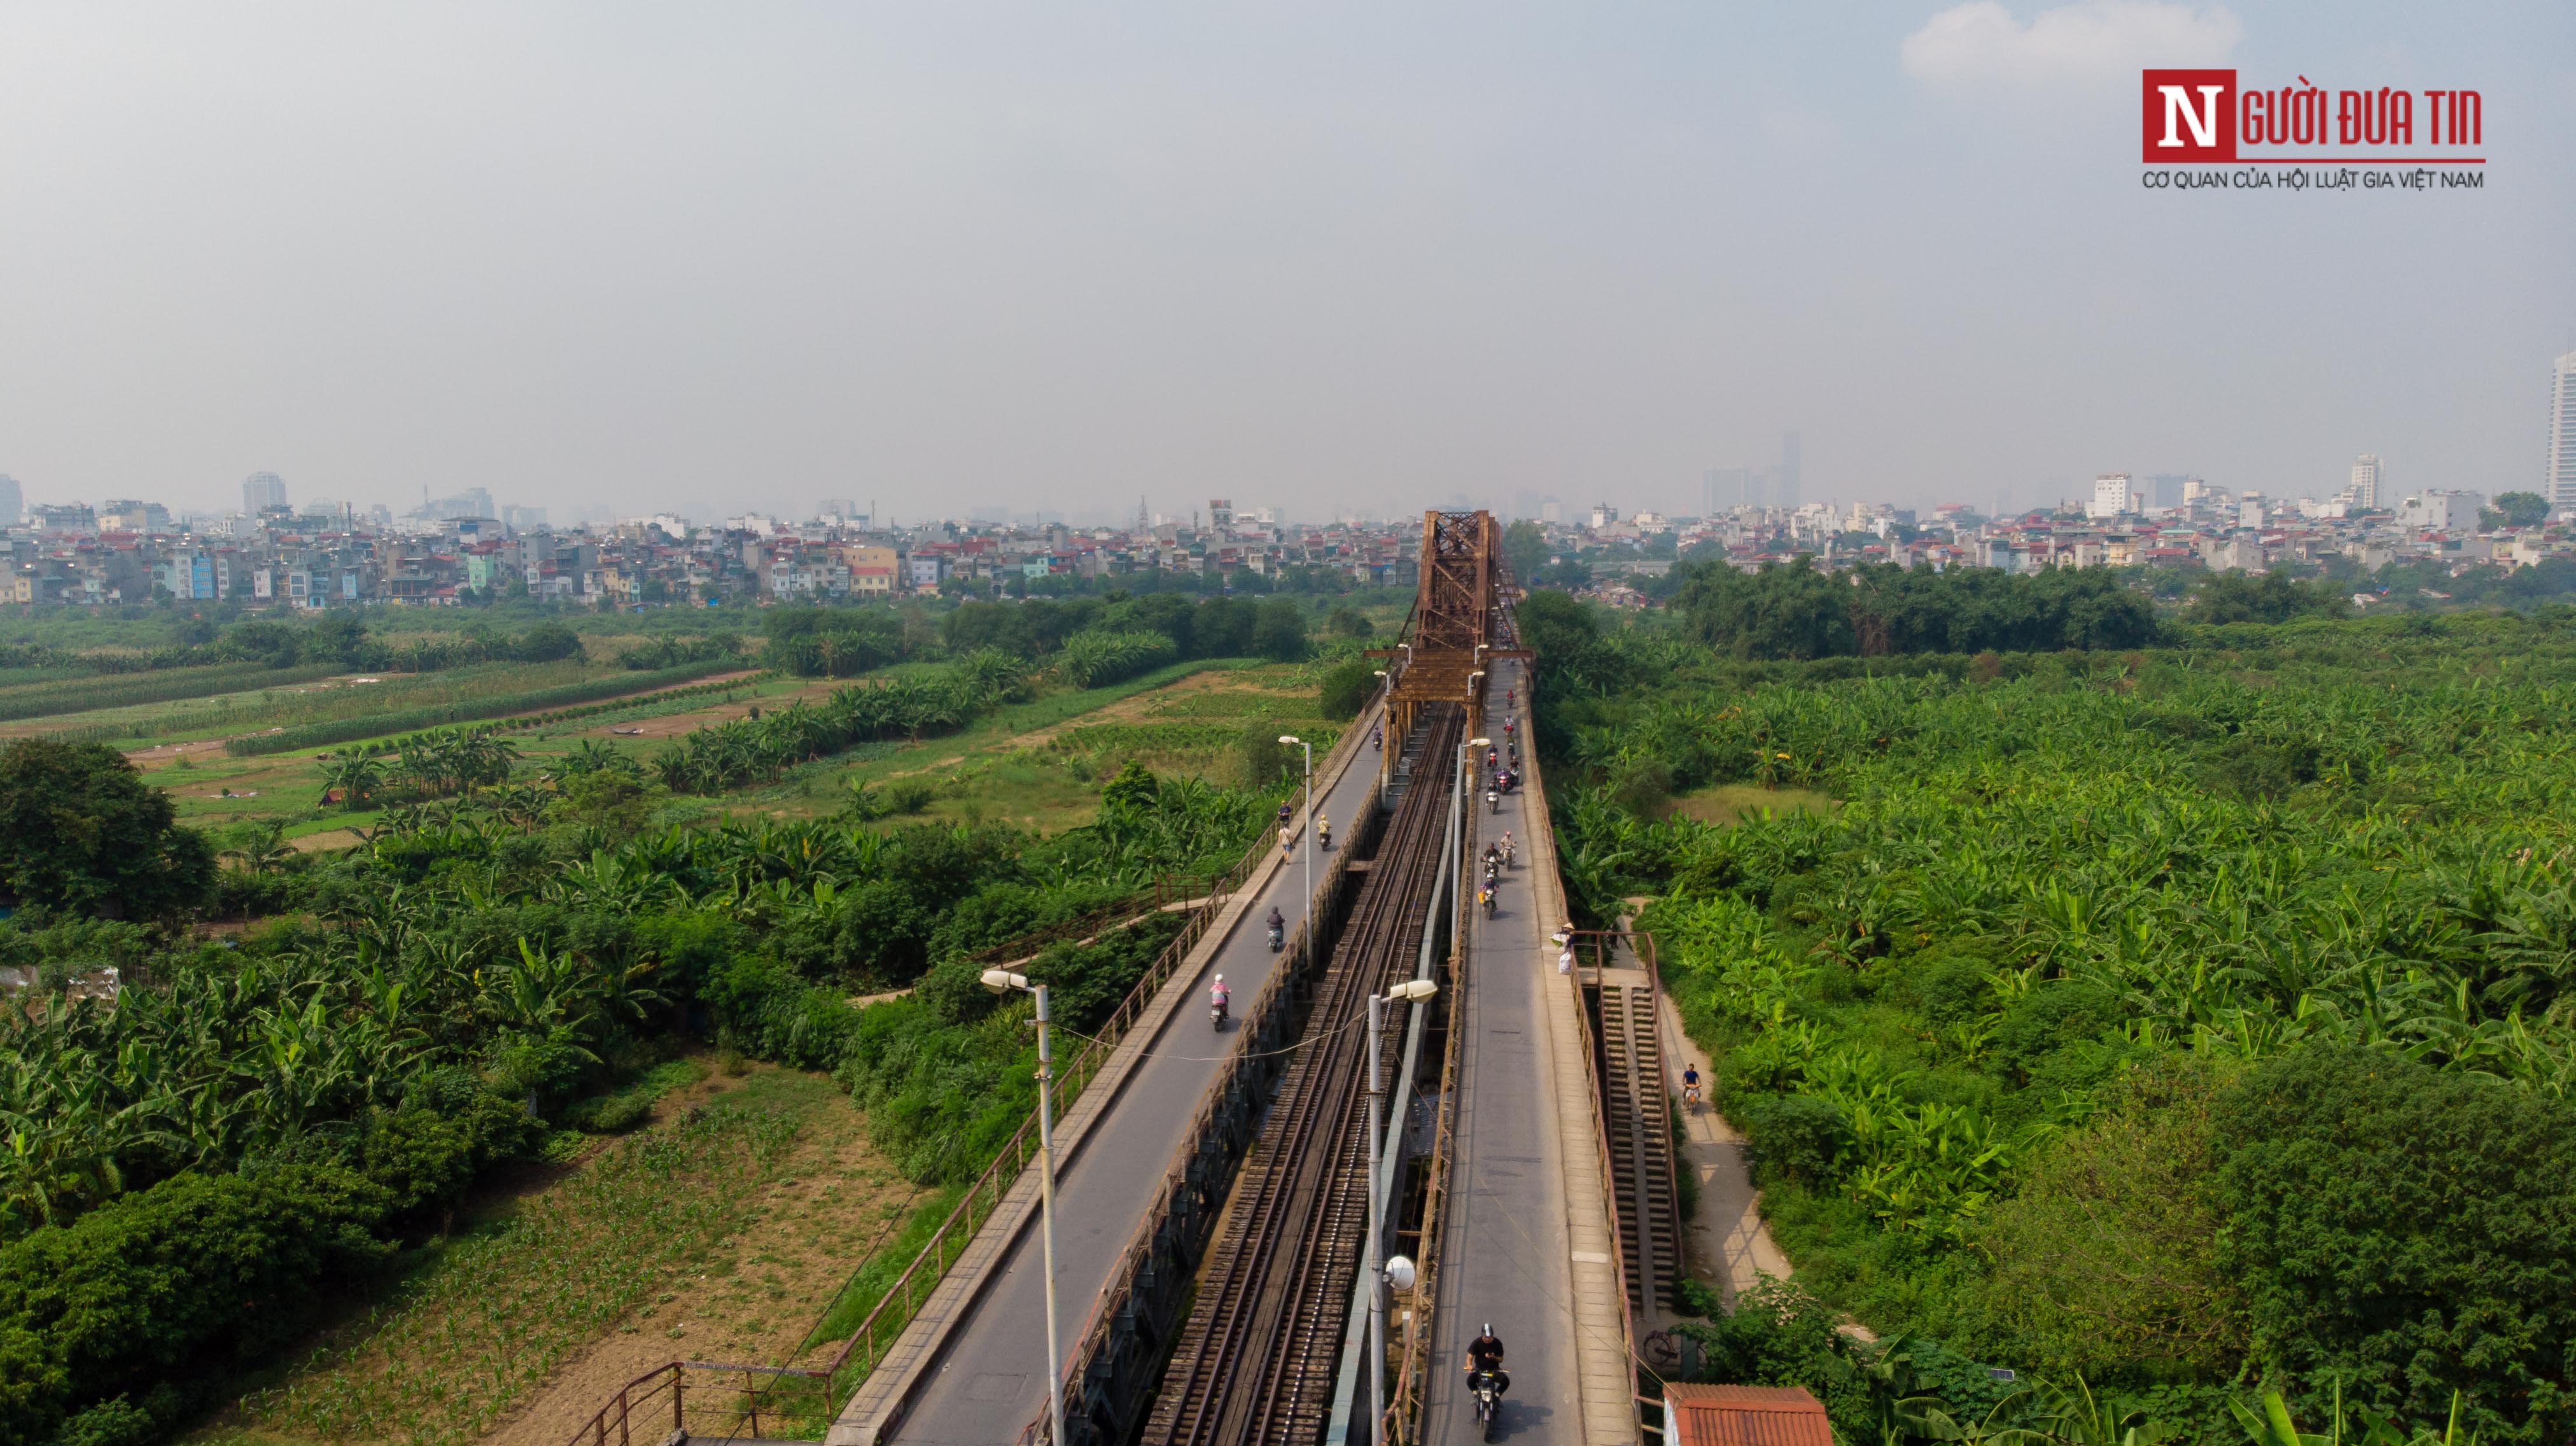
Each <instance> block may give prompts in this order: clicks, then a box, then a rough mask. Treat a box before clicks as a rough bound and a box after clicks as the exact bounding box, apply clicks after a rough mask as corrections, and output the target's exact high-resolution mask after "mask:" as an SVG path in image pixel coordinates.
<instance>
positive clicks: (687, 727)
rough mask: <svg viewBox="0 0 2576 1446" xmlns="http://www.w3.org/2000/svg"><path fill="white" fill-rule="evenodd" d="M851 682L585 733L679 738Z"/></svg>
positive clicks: (815, 683)
mask: <svg viewBox="0 0 2576 1446" xmlns="http://www.w3.org/2000/svg"><path fill="white" fill-rule="evenodd" d="M750 676H751V674H749V673H728V674H725V675H723V676H720V677H714V678H708V679H705V680H704V681H705V682H708V683H730V682H734V681H736V680H737V679H741V678H748V677H750ZM851 681H852V680H851V679H848V678H838V679H834V678H816V679H814V680H812V681H810V682H808V683H805V684H804V685H803V686H801V687H799V688H797V689H796V690H795V691H794V692H792V693H772V694H769V695H768V696H767V697H762V698H745V699H743V700H742V701H740V702H738V703H718V704H715V705H713V706H711V707H706V708H692V709H690V710H689V711H688V712H686V713H664V714H661V715H659V716H657V717H652V718H636V719H632V720H630V721H628V722H624V723H602V724H600V725H599V726H598V727H596V728H585V729H583V730H582V731H583V732H585V733H590V734H594V735H597V736H599V737H603V738H604V737H609V736H612V735H613V736H615V737H619V738H676V737H678V736H679V735H681V734H683V733H694V732H696V731H697V730H699V729H701V728H704V727H706V726H707V725H708V724H710V723H730V722H732V721H733V720H734V719H736V718H740V717H742V716H744V715H745V714H747V713H749V712H750V711H751V710H752V709H754V708H770V709H776V708H784V707H786V706H788V705H789V704H791V703H795V702H798V701H800V700H810V699H815V698H821V697H823V696H825V695H826V694H828V693H830V692H831V691H832V690H833V689H835V688H846V687H848V686H849V685H850V683H851ZM689 686H690V687H693V688H694V687H698V686H701V685H700V684H698V683H692V684H690V685H689Z"/></svg>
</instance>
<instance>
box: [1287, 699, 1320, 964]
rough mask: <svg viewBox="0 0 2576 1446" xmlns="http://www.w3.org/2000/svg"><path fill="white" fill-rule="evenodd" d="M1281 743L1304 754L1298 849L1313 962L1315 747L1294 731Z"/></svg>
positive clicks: (1309, 959)
mask: <svg viewBox="0 0 2576 1446" xmlns="http://www.w3.org/2000/svg"><path fill="white" fill-rule="evenodd" d="M1279 741H1280V742H1282V743H1294V744H1296V745H1297V746H1298V747H1299V748H1301V749H1303V750H1305V754H1306V844H1305V847H1303V848H1301V849H1299V850H1298V852H1299V853H1302V854H1304V855H1305V856H1306V962H1307V963H1309V964H1312V963H1314V962H1315V838H1314V834H1315V749H1314V746H1313V745H1312V744H1309V743H1308V742H1307V741H1306V740H1305V739H1303V738H1300V737H1298V736H1297V735H1296V734H1294V733H1282V734H1280V735H1279Z"/></svg>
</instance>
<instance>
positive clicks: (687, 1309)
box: [483, 1078, 912, 1446]
mask: <svg viewBox="0 0 2576 1446" xmlns="http://www.w3.org/2000/svg"><path fill="white" fill-rule="evenodd" d="M722 1083H724V1081H723V1080H722V1079H721V1078H718V1079H716V1080H711V1081H709V1082H708V1084H710V1085H721V1084H722ZM688 1093H689V1098H687V1099H684V1098H682V1097H681V1096H679V1095H674V1096H672V1097H671V1098H668V1099H665V1100H664V1101H663V1102H662V1104H661V1105H660V1106H657V1107H656V1109H655V1111H654V1113H655V1115H656V1117H657V1118H659V1117H660V1116H661V1115H663V1114H664V1113H665V1112H666V1111H668V1110H671V1109H674V1108H685V1107H686V1106H687V1104H688V1103H690V1102H691V1101H692V1100H693V1099H694V1098H696V1097H698V1096H697V1092H696V1091H694V1090H693V1091H690V1092H688ZM865 1126H866V1122H865V1120H864V1118H863V1117H862V1116H861V1115H860V1114H859V1113H858V1111H856V1110H855V1109H852V1108H850V1107H849V1105H848V1102H847V1101H846V1100H842V1101H838V1102H836V1103H835V1104H834V1105H833V1106H830V1107H826V1108H824V1109H820V1110H817V1111H816V1112H815V1113H814V1114H813V1115H811V1116H809V1117H808V1118H807V1120H806V1122H805V1136H804V1138H803V1139H802V1140H801V1141H800V1142H799V1144H798V1146H797V1151H796V1155H795V1157H794V1159H793V1160H792V1161H791V1163H790V1164H789V1166H788V1169H787V1173H786V1174H785V1175H784V1176H783V1177H782V1178H781V1179H780V1180H779V1182H778V1183H777V1184H776V1185H775V1186H773V1187H771V1188H770V1189H769V1190H768V1191H767V1192H766V1193H765V1194H763V1195H762V1196H761V1199H760V1203H759V1204H758V1205H757V1206H756V1207H754V1212H753V1213H754V1219H753V1223H752V1224H751V1225H750V1226H749V1227H747V1228H746V1229H744V1230H743V1232H742V1233H741V1234H739V1235H737V1236H735V1237H734V1238H733V1239H732V1240H729V1241H727V1242H725V1243H724V1246H723V1247H721V1248H719V1249H718V1250H717V1251H716V1253H715V1254H714V1256H713V1258H712V1259H710V1260H709V1261H708V1262H707V1267H706V1269H705V1271H704V1272H703V1273H702V1274H700V1275H698V1276H697V1277H696V1278H695V1279H694V1280H693V1281H691V1282H690V1283H689V1285H687V1286H686V1287H684V1288H683V1289H681V1290H679V1291H676V1292H669V1293H666V1294H665V1295H664V1296H663V1298H662V1299H661V1300H659V1301H657V1302H653V1303H651V1304H648V1305H647V1306H646V1307H645V1309H644V1310H643V1312H642V1313H641V1314H640V1315H638V1316H636V1317H635V1318H632V1319H630V1320H628V1321H626V1322H625V1323H624V1324H622V1325H620V1326H619V1327H618V1328H617V1330H616V1332H615V1333H613V1334H610V1335H607V1336H603V1337H601V1338H600V1339H599V1340H598V1341H597V1342H596V1343H594V1344H593V1345H592V1346H591V1348H590V1350H589V1351H588V1352H587V1353H585V1354H584V1355H582V1356H581V1357H580V1358H579V1359H578V1360H576V1361H574V1362H573V1363H572V1364H571V1365H569V1366H567V1367H565V1368H564V1369H562V1370H561V1371H558V1372H556V1374H555V1377H554V1379H552V1380H550V1381H548V1382H547V1383H546V1384H545V1385H544V1386H543V1387H542V1388H541V1389H539V1390H538V1392H537V1393H536V1394H535V1395H534V1396H533V1397H531V1398H530V1399H529V1401H528V1403H527V1404H526V1405H524V1406H522V1407H521V1408H520V1409H519V1410H518V1411H517V1412H515V1413H514V1414H513V1415H512V1416H511V1418H510V1419H509V1420H508V1421H506V1422H504V1423H503V1424H502V1425H501V1426H499V1427H498V1428H496V1429H495V1430H494V1431H493V1432H492V1433H491V1434H489V1435H487V1436H485V1437H484V1438H483V1439H484V1440H485V1441H486V1442H490V1443H494V1446H564V1443H565V1442H567V1441H570V1440H571V1439H572V1437H573V1433H574V1432H576V1431H578V1430H579V1429H580V1428H581V1426H582V1424H583V1423H584V1422H586V1421H588V1420H589V1419H590V1418H591V1416H592V1415H593V1414H594V1413H595V1412H597V1411H598V1410H599V1408H600V1407H601V1406H602V1405H604V1404H606V1403H607V1402H608V1401H609V1400H610V1399H612V1398H613V1397H615V1396H616V1394H617V1390H618V1388H619V1387H620V1386H623V1385H625V1384H626V1383H627V1382H629V1381H631V1380H633V1379H635V1378H636V1377H637V1376H640V1375H643V1374H644V1373H645V1372H647V1371H650V1370H652V1369H654V1368H655V1367H657V1366H662V1365H666V1364H668V1363H670V1362H672V1361H675V1360H678V1361H722V1362H726V1363H731V1364H750V1365H777V1364H783V1363H785V1362H786V1360H787V1358H788V1356H789V1354H790V1353H791V1352H793V1351H794V1350H795V1349H796V1347H797V1346H798V1345H800V1344H801V1343H802V1342H803V1339H804V1336H805V1332H806V1331H807V1330H808V1329H810V1328H811V1327H812V1326H813V1324H814V1322H815V1320H816V1319H817V1318H819V1317H820V1316H821V1315H822V1313H823V1311H824V1309H825V1307H826V1306H828V1305H829V1304H830V1302H831V1300H832V1297H833V1296H834V1294H835V1293H837V1292H838V1291H839V1290H840V1288H841V1285H842V1283H843V1282H844V1281H846V1280H847V1279H848V1278H849V1275H850V1272H851V1271H852V1270H853V1269H855V1268H856V1267H857V1266H858V1264H859V1261H860V1259H861V1258H862V1256H863V1255H864V1253H865V1252H866V1250H867V1249H868V1247H869V1245H870V1244H871V1243H872V1242H874V1241H876V1240H877V1239H879V1238H880V1237H881V1236H882V1235H883V1234H884V1233H885V1226H886V1225H887V1224H888V1222H889V1221H892V1220H894V1219H895V1218H897V1217H898V1216H900V1215H901V1213H902V1211H903V1209H904V1202H905V1201H906V1200H907V1199H908V1198H910V1197H911V1194H912V1186H911V1185H910V1184H909V1183H907V1182H906V1181H904V1180H903V1179H902V1178H901V1177H900V1176H898V1175H897V1174H896V1173H895V1171H894V1168H893V1166H891V1165H890V1164H888V1163H887V1162H886V1160H885V1159H884V1157H883V1156H881V1155H879V1154H877V1153H876V1151H875V1149H874V1148H873V1147H871V1146H870V1145H869V1144H868V1142H867V1132H866V1128H865Z"/></svg>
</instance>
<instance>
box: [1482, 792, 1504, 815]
mask: <svg viewBox="0 0 2576 1446" xmlns="http://www.w3.org/2000/svg"><path fill="white" fill-rule="evenodd" d="M1502 811H1503V795H1502V793H1501V792H1500V791H1499V790H1496V789H1491V788H1488V789H1486V790H1485V812H1487V813H1501V812H1502Z"/></svg>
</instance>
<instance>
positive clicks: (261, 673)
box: [0, 663, 338, 721]
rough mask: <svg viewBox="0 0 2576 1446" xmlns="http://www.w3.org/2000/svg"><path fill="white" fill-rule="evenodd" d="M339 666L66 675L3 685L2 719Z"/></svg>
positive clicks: (209, 691) (150, 699)
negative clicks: (62, 677)
mask: <svg viewBox="0 0 2576 1446" xmlns="http://www.w3.org/2000/svg"><path fill="white" fill-rule="evenodd" d="M336 671H338V669H336V668H335V667H333V666H332V665H330V664H327V663H322V664H313V665H308V666H305V667H300V668H284V669H280V668H272V667H270V666H268V665H267V664H266V663H216V664H213V665H212V666H209V667H203V668H177V669H172V670H171V671H169V672H166V673H123V674H111V675H109V676H107V677H103V678H101V677H91V678H65V679H61V680H58V681H55V682H50V683H28V684H22V685H20V686H18V687H15V688H7V689H0V721H7V720H10V719H17V718H51V717H56V716H58V715H61V714H65V713H90V712H95V711H97V710H98V709H101V708H131V707H135V706H137V705H140V704H144V703H170V702H176V701H178V700H180V699H183V698H205V697H210V696H212V695H214V694H217V693H234V692H239V691H241V690H243V689H245V688H257V687H260V686H263V685H266V684H282V683H309V682H312V681H314V680H315V679H317V678H327V677H329V676H331V674H332V673H334V672H336Z"/></svg>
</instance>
